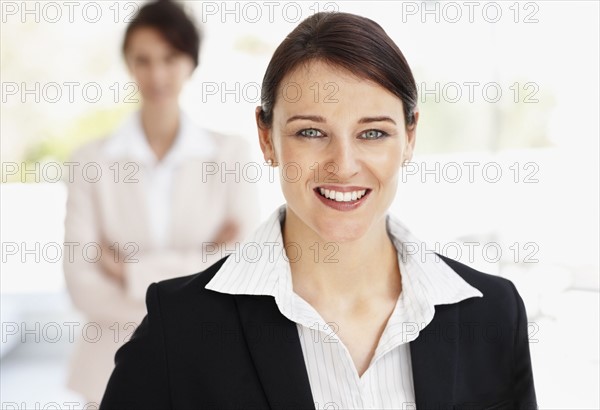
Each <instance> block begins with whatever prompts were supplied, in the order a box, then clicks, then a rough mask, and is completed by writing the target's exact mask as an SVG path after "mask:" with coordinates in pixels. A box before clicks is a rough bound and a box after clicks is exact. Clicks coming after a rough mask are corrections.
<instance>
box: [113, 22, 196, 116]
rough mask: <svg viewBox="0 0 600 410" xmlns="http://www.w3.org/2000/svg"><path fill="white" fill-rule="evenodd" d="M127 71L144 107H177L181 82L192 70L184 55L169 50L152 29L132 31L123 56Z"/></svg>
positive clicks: (144, 28) (190, 61) (192, 65)
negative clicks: (146, 105)
mask: <svg viewBox="0 0 600 410" xmlns="http://www.w3.org/2000/svg"><path fill="white" fill-rule="evenodd" d="M125 60H126V62H127V67H128V68H129V71H130V73H131V75H132V76H133V78H134V79H135V81H136V83H137V85H138V87H139V91H140V93H141V95H142V98H143V99H144V102H145V103H149V104H158V105H164V104H170V103H177V102H178V97H179V93H180V91H181V89H182V87H183V84H184V83H185V81H186V80H187V79H188V78H189V77H190V75H191V74H192V72H193V69H194V62H193V60H192V58H190V57H189V56H188V55H187V54H184V53H182V52H180V51H179V50H177V49H175V48H173V47H172V46H171V45H170V44H169V43H168V42H167V41H166V40H165V39H164V38H163V37H162V35H161V34H160V33H159V32H158V31H157V30H155V29H153V28H146V27H141V28H138V29H135V30H134V31H133V32H132V33H131V36H130V38H129V41H128V44H127V50H126V53H125Z"/></svg>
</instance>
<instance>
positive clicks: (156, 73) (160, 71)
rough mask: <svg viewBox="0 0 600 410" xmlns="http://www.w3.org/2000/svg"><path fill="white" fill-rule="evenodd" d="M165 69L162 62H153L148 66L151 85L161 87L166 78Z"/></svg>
mask: <svg viewBox="0 0 600 410" xmlns="http://www.w3.org/2000/svg"><path fill="white" fill-rule="evenodd" d="M167 75H168V73H167V70H166V67H165V66H164V64H161V63H157V62H154V63H153V64H152V65H151V66H150V80H151V84H152V87H154V88H161V86H162V85H163V84H164V82H165V80H166V78H167Z"/></svg>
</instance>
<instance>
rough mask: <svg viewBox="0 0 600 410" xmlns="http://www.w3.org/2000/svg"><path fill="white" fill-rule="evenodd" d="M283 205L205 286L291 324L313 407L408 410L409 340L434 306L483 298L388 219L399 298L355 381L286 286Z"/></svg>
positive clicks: (331, 341)
mask: <svg viewBox="0 0 600 410" xmlns="http://www.w3.org/2000/svg"><path fill="white" fill-rule="evenodd" d="M285 212H286V205H285V204H283V205H281V206H280V207H278V208H277V209H276V210H275V211H274V212H273V213H272V214H271V216H270V217H269V218H268V219H267V220H266V221H265V222H264V223H263V224H262V225H260V226H259V227H258V228H257V229H256V230H255V231H254V233H252V234H251V235H249V236H248V237H247V238H245V239H244V241H243V242H241V243H240V245H239V248H238V249H236V251H234V252H232V254H231V256H230V257H229V258H227V260H226V261H225V263H224V264H223V266H222V267H221V268H220V269H219V271H218V272H217V273H216V274H215V276H214V277H213V279H212V280H211V281H210V282H209V283H208V284H207V285H206V289H211V290H214V291H217V292H221V293H229V294H247V295H269V296H273V297H274V298H275V302H276V304H277V306H278V308H279V310H280V311H281V313H282V314H283V315H284V316H285V317H287V318H288V319H289V320H291V321H293V322H295V323H296V324H297V328H298V334H299V336H300V344H301V346H302V352H303V355H304V361H305V364H306V370H307V373H308V378H309V382H310V387H311V390H312V395H313V399H314V400H315V408H316V409H375V408H377V409H384V408H385V409H415V408H416V406H415V397H414V387H413V377H412V364H411V358H410V350H409V344H408V343H409V342H410V341H412V340H414V339H416V338H417V336H418V334H419V331H420V330H421V329H423V328H424V327H425V326H426V325H427V324H429V323H430V322H431V320H432V319H433V315H434V312H435V307H434V306H435V305H440V304H452V303H457V302H459V301H461V300H464V299H468V298H471V297H482V296H483V294H482V293H481V292H480V291H479V290H478V289H476V288H474V287H473V286H471V285H469V284H468V283H467V282H466V281H465V280H464V279H462V278H461V277H460V276H459V275H458V274H457V273H455V272H454V270H452V269H451V268H450V267H449V266H448V265H446V263H445V262H443V260H442V259H441V258H439V257H436V256H435V255H434V254H433V253H432V252H426V251H425V249H431V248H428V247H426V246H425V245H422V244H423V242H421V241H419V240H418V239H417V238H415V237H414V236H413V235H412V234H411V233H410V231H409V230H408V229H407V228H406V227H405V226H404V225H403V224H402V223H401V222H400V220H398V219H397V218H396V217H394V216H393V215H391V214H389V213H388V214H387V216H386V227H387V231H388V234H389V236H390V238H391V239H392V241H393V243H394V246H395V247H396V250H397V251H398V263H399V264H400V271H401V274H402V292H401V293H400V296H399V298H398V301H397V303H396V306H395V308H394V310H393V312H392V314H391V316H390V318H389V320H388V322H387V324H386V327H385V329H384V331H383V334H382V336H381V338H380V340H379V343H378V345H377V348H376V350H375V354H374V355H373V358H372V360H371V362H370V364H369V367H368V368H367V370H366V371H365V372H364V373H363V375H362V376H361V377H359V376H358V372H357V370H356V367H355V365H354V363H353V361H352V358H351V356H350V353H349V351H348V350H347V348H346V347H345V346H344V344H343V342H342V341H341V339H339V338H338V337H337V336H336V334H335V325H333V326H331V327H330V326H328V325H327V323H325V321H324V320H323V318H322V317H321V315H320V314H319V313H318V312H317V311H316V310H315V309H314V308H313V307H312V306H311V305H310V304H309V303H308V302H306V301H305V300H304V299H302V298H301V297H300V296H299V295H297V294H296V293H295V292H294V291H293V288H292V275H291V270H290V264H289V261H288V260H287V258H286V254H285V252H283V239H282V235H281V224H282V223H283V221H284V219H285Z"/></svg>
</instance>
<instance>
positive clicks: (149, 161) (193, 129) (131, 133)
mask: <svg viewBox="0 0 600 410" xmlns="http://www.w3.org/2000/svg"><path fill="white" fill-rule="evenodd" d="M179 114H180V116H179V119H180V123H179V130H178V132H177V136H176V137H175V141H174V142H173V145H172V146H171V148H170V149H169V151H168V152H167V155H165V157H164V158H163V159H162V161H161V163H162V164H175V163H178V162H180V161H182V160H184V159H186V158H190V157H201V158H208V157H211V156H213V155H214V154H215V151H216V145H215V142H214V141H213V140H212V138H211V136H210V134H209V133H208V132H207V131H206V130H204V129H202V128H200V127H198V126H197V125H196V124H195V123H194V122H193V121H192V120H191V118H190V117H189V116H188V115H187V114H186V113H185V112H184V111H182V110H180V111H179ZM104 150H105V153H106V154H107V155H108V156H109V157H110V158H112V159H117V158H127V159H130V160H133V161H137V162H140V163H142V164H146V165H156V164H157V162H158V161H157V159H156V155H155V154H154V152H153V151H152V148H150V145H149V144H148V140H147V139H146V135H145V133H144V130H143V128H142V123H141V112H140V110H137V111H135V112H133V113H132V114H131V115H130V116H129V117H128V118H126V119H125V120H124V121H123V122H122V123H121V125H120V126H119V127H118V128H117V129H116V130H115V131H114V132H113V134H112V135H111V137H110V138H109V139H108V141H107V143H106V145H105V146H104Z"/></svg>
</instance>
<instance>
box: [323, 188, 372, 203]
mask: <svg viewBox="0 0 600 410" xmlns="http://www.w3.org/2000/svg"><path fill="white" fill-rule="evenodd" d="M319 192H320V193H321V195H323V196H324V197H325V198H329V199H333V200H335V201H337V202H350V201H356V200H357V199H360V198H362V197H363V196H364V195H365V193H366V192H367V190H366V189H363V190H360V191H352V192H336V191H333V190H329V189H323V188H319Z"/></svg>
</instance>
